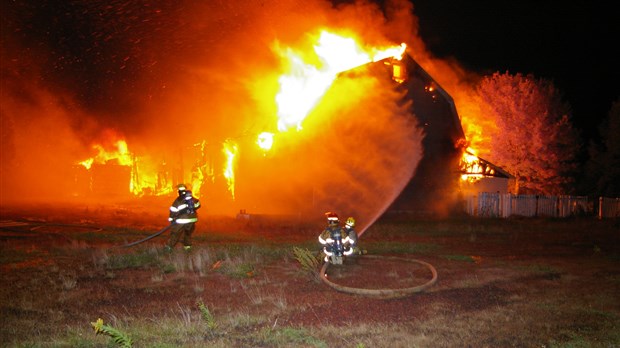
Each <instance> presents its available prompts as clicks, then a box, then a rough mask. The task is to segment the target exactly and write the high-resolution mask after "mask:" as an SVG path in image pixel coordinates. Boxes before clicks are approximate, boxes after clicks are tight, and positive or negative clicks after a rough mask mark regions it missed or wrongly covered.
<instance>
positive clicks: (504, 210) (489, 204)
mask: <svg viewBox="0 0 620 348" xmlns="http://www.w3.org/2000/svg"><path fill="white" fill-rule="evenodd" d="M465 211H466V212H467V214H469V215H471V216H478V217H502V218H507V217H510V216H524V217H569V216H579V215H592V216H594V215H596V216H597V217H598V218H599V219H602V218H618V217H620V198H607V197H600V198H599V199H598V200H593V199H591V198H588V197H586V196H542V195H513V194H510V193H506V194H504V193H491V192H481V193H479V194H477V195H471V196H468V197H465Z"/></svg>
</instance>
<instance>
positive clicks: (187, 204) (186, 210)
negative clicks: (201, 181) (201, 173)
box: [165, 184, 200, 252]
mask: <svg viewBox="0 0 620 348" xmlns="http://www.w3.org/2000/svg"><path fill="white" fill-rule="evenodd" d="M177 191H178V193H179V196H178V197H177V198H176V199H175V200H174V202H172V205H171V206H170V215H169V217H168V221H170V223H171V224H172V226H171V227H170V238H169V239H168V243H167V245H166V247H165V251H167V252H171V251H172V249H174V246H175V245H176V244H177V243H178V242H179V240H180V239H181V237H183V238H182V243H183V249H184V250H185V251H190V250H191V248H192V239H191V238H192V233H193V232H194V229H195V228H196V226H195V224H196V222H197V221H198V214H197V213H196V211H197V210H198V209H200V201H199V200H198V199H197V198H195V197H194V196H193V195H192V191H190V190H188V189H187V186H185V185H184V184H180V185H177Z"/></svg>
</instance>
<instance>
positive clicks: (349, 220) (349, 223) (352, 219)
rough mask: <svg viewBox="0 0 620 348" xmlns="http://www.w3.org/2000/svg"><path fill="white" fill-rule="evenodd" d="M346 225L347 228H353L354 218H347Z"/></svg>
mask: <svg viewBox="0 0 620 348" xmlns="http://www.w3.org/2000/svg"><path fill="white" fill-rule="evenodd" d="M346 225H347V227H353V226H355V219H354V218H352V217H350V218H348V219H347V224H346Z"/></svg>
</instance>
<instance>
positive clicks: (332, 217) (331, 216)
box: [325, 211, 338, 225]
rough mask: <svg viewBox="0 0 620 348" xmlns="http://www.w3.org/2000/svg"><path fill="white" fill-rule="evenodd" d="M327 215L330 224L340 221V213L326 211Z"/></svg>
mask: <svg viewBox="0 0 620 348" xmlns="http://www.w3.org/2000/svg"><path fill="white" fill-rule="evenodd" d="M325 216H326V217H327V223H329V224H330V225H333V224H337V223H338V214H336V213H332V212H331V211H328V212H327V213H325Z"/></svg>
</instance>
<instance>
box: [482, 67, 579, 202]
mask: <svg viewBox="0 0 620 348" xmlns="http://www.w3.org/2000/svg"><path fill="white" fill-rule="evenodd" d="M477 92H478V93H479V95H480V97H481V99H482V104H483V105H482V107H481V110H482V112H483V113H484V115H485V117H486V118H490V119H491V120H494V121H495V126H496V127H495V128H494V129H492V130H490V131H491V132H493V133H494V134H492V136H491V149H492V150H491V153H490V154H489V155H488V159H489V160H490V161H492V162H493V163H494V164H496V165H499V166H500V167H502V168H504V169H505V170H507V171H508V172H510V173H511V174H512V175H514V176H515V187H514V190H513V192H515V193H535V194H567V193H571V192H572V191H573V187H572V184H573V182H574V175H575V170H576V168H577V161H576V159H577V155H578V151H579V149H580V147H581V145H580V140H579V134H578V133H577V132H576V131H575V129H574V128H573V126H572V124H571V121H570V118H571V108H570V105H568V104H567V103H565V102H563V101H562V97H561V95H560V93H559V91H558V90H557V89H556V88H555V86H554V85H553V83H552V82H551V81H548V80H544V79H536V78H535V77H534V76H533V75H531V74H530V75H527V76H524V75H522V74H516V75H511V74H509V73H508V72H506V73H504V74H500V73H498V72H496V73H494V74H493V75H491V76H486V77H484V78H483V79H482V81H481V82H480V84H479V86H478V89H477Z"/></svg>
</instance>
